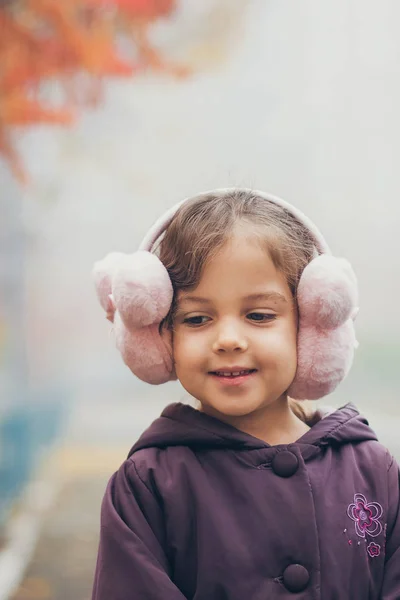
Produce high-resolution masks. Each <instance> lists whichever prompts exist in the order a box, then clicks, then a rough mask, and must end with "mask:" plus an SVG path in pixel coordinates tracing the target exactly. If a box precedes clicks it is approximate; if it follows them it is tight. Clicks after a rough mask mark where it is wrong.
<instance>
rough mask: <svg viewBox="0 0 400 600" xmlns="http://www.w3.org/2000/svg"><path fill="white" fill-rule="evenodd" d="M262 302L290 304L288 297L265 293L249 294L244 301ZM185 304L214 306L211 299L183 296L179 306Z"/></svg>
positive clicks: (275, 293) (276, 293) (277, 293)
mask: <svg viewBox="0 0 400 600" xmlns="http://www.w3.org/2000/svg"><path fill="white" fill-rule="evenodd" d="M260 300H264V301H265V300H266V301H268V300H274V301H275V302H283V303H285V304H287V303H288V301H287V299H286V297H285V296H284V295H283V294H280V293H279V292H263V293H258V294H249V295H248V296H244V298H243V301H246V302H248V301H253V302H256V301H260ZM183 302H193V303H196V304H212V301H211V300H210V299H209V298H203V297H202V296H183V297H182V298H181V299H180V300H179V304H181V303H183Z"/></svg>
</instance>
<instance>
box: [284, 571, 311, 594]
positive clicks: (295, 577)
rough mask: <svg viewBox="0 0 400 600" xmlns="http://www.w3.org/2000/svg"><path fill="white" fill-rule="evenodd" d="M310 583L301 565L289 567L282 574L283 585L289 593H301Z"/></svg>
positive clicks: (306, 572)
mask: <svg viewBox="0 0 400 600" xmlns="http://www.w3.org/2000/svg"><path fill="white" fill-rule="evenodd" d="M309 581H310V574H309V572H308V571H307V569H306V568H305V567H303V565H289V566H288V567H287V568H286V569H285V570H284V572H283V583H284V586H285V588H286V589H287V590H289V592H293V593H296V592H302V591H303V590H304V589H305V588H306V587H307V585H308V582H309Z"/></svg>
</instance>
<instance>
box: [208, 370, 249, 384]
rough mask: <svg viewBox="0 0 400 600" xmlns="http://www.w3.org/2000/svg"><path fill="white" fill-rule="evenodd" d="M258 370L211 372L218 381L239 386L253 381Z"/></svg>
mask: <svg viewBox="0 0 400 600" xmlns="http://www.w3.org/2000/svg"><path fill="white" fill-rule="evenodd" d="M256 371H257V369H245V370H242V371H232V372H231V371H210V375H212V376H213V377H214V378H215V379H216V380H217V381H219V382H220V383H223V384H225V385H239V384H241V383H244V382H246V381H248V380H249V379H251V377H252V375H254V373H256Z"/></svg>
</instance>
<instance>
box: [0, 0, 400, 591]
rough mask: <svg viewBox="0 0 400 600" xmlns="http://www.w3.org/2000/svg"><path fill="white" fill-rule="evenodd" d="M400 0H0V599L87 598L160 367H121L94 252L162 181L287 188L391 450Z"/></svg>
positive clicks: (114, 242)
mask: <svg viewBox="0 0 400 600" xmlns="http://www.w3.org/2000/svg"><path fill="white" fill-rule="evenodd" d="M399 19H400V4H399V3H398V2H397V0H387V1H386V2H383V3H380V4H379V7H378V6H377V4H376V3H375V2H372V0H364V1H363V2H361V1H360V0H335V1H333V0H325V2H321V3H316V2H313V1H312V0H303V1H302V2H296V1H294V0H280V1H279V2H277V1H276V0H275V1H270V0H201V1H200V0H61V1H60V0H0V394H1V397H0V600H8V599H10V600H11V599H12V600H33V599H35V600H38V599H40V600H49V599H51V600H53V599H54V600H72V599H74V600H89V599H90V594H91V586H92V578H93V571H94V566H95V560H96V552H97V540H98V529H99V507H100V501H101V498H102V495H103V493H104V488H105V485H106V482H107V480H108V478H109V477H110V475H111V474H112V472H113V471H114V470H115V469H116V468H117V467H118V466H119V464H120V463H121V462H122V461H123V460H124V458H125V456H126V454H127V452H128V450H129V448H130V447H131V445H133V443H134V442H135V440H136V438H137V437H138V435H139V434H140V432H141V431H142V430H143V429H144V428H145V427H146V426H147V425H148V424H149V423H150V422H151V421H152V420H153V419H154V418H156V417H157V416H158V415H159V413H160V412H161V410H162V409H163V407H164V406H165V405H167V404H168V403H170V402H172V401H179V400H183V401H185V394H184V392H183V390H182V388H180V387H179V384H177V383H171V384H167V385H164V386H161V387H151V386H149V385H146V384H144V383H141V382H140V381H138V380H136V379H135V378H134V377H133V375H132V374H131V373H130V371H129V370H128V369H127V368H126V367H125V366H124V364H123V362H122V360H121V359H120V358H119V356H118V354H117V351H116V350H115V348H114V343H113V339H112V336H111V335H110V324H109V323H108V322H107V321H106V320H105V319H104V314H103V312H102V309H101V308H100V306H99V304H98V302H97V299H96V297H95V293H94V289H93V285H92V281H91V275H90V273H91V268H92V265H93V262H94V261H95V260H98V259H100V258H102V257H103V256H104V255H105V254H106V253H108V252H109V251H111V250H119V251H123V252H132V251H133V250H135V249H136V248H137V246H138V244H139V242H140V240H141V238H142V236H143V235H144V234H145V232H146V231H147V229H148V228H149V226H150V225H151V224H152V222H153V221H154V220H155V219H156V218H157V217H158V216H159V214H160V213H161V212H163V211H164V210H165V209H167V208H169V207H170V206H171V205H172V204H173V203H175V202H177V201H178V200H181V199H183V198H184V197H186V196H188V195H192V194H195V193H197V192H199V191H202V190H207V189H211V188H214V187H226V186H235V185H240V186H247V187H254V188H256V189H257V188H259V189H263V190H266V191H270V192H272V193H274V194H276V195H279V196H282V197H283V198H285V199H287V200H288V201H290V202H292V203H293V204H296V205H297V206H298V207H299V208H300V209H301V210H303V211H304V212H305V213H306V214H307V215H309V216H310V217H311V218H312V219H313V220H314V221H315V222H316V223H317V224H318V225H319V226H320V228H321V230H322V231H323V233H324V234H325V236H326V239H327V241H328V243H330V245H331V248H332V250H333V252H334V253H335V254H337V255H343V256H345V257H347V258H348V259H349V260H350V262H351V263H352V264H353V267H354V269H355V271H356V273H357V275H358V278H359V286H360V296H361V303H360V304H361V310H360V313H359V317H358V319H357V332H358V339H359V342H360V347H359V349H358V351H357V354H356V360H355V364H354V367H353V369H352V371H351V373H350V375H349V376H348V378H347V379H346V381H345V382H344V383H343V384H342V385H341V386H340V387H339V389H338V390H337V391H336V392H335V393H334V394H332V395H331V396H330V397H328V398H326V399H324V400H323V401H322V404H329V405H334V406H340V405H342V404H344V403H346V402H349V401H351V402H354V403H356V404H357V405H358V407H359V409H360V410H361V411H362V412H363V413H364V414H365V415H366V416H367V417H368V418H369V420H370V423H371V425H372V427H373V428H374V429H375V430H376V431H377V433H378V434H379V436H380V438H381V441H382V442H383V443H385V444H386V445H387V446H388V447H389V448H390V450H391V451H392V452H393V453H394V454H395V455H396V456H397V458H400V441H399V435H398V431H399V428H400V410H399V407H398V399H397V396H398V386H399V381H400V379H399V368H398V361H399V357H400V346H399V333H400V312H399V311H398V309H397V302H398V297H399V291H400V283H399V278H398V274H399V266H400V265H399V263H400V235H399V233H398V229H399V223H400V221H399V216H400V205H399V202H398V194H399V191H400V172H399V170H398V168H397V165H398V163H399V159H400V142H399V139H400V117H399V112H398V106H399V105H400V72H399V58H400V38H399V36H398V22H399Z"/></svg>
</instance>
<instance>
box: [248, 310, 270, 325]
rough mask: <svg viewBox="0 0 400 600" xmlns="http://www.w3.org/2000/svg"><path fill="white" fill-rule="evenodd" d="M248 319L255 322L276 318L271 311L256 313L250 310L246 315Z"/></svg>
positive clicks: (264, 321) (265, 321)
mask: <svg viewBox="0 0 400 600" xmlns="http://www.w3.org/2000/svg"><path fill="white" fill-rule="evenodd" d="M247 317H248V318H249V319H250V321H256V322H257V323H267V322H268V321H273V320H274V319H275V318H276V315H273V314H271V313H258V312H252V313H249V314H248V315H247Z"/></svg>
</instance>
